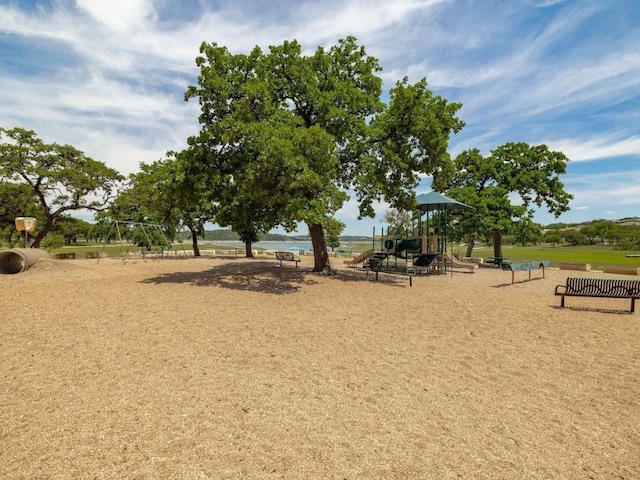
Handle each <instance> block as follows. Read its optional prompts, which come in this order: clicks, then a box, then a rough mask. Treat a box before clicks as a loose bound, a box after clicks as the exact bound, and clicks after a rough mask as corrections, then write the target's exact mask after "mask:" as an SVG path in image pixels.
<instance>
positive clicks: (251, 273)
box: [141, 259, 409, 295]
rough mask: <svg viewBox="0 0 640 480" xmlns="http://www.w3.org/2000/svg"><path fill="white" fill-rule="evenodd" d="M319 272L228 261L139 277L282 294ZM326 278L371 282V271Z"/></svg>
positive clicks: (403, 281)
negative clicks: (190, 269)
mask: <svg viewBox="0 0 640 480" xmlns="http://www.w3.org/2000/svg"><path fill="white" fill-rule="evenodd" d="M319 275H320V274H318V273H314V272H312V271H311V270H310V269H308V268H302V267H298V268H295V267H294V266H287V265H283V266H282V267H281V266H280V265H279V264H274V263H273V262H269V261H260V260H256V261H253V260H252V261H246V259H244V261H233V260H232V261H230V262H228V263H224V264H222V265H217V266H215V267H213V268H209V269H207V270H203V271H201V272H174V273H165V274H162V275H158V276H155V277H150V278H147V279H144V280H142V281H141V282H142V283H152V284H165V283H175V284H190V285H192V286H194V287H209V286H215V287H220V288H229V289H233V290H246V291H252V292H262V293H270V294H274V295H286V294H291V293H295V292H297V291H299V290H300V289H301V288H302V287H303V286H304V285H316V284H318V281H317V280H316V279H317V278H318V277H319ZM328 278H330V279H332V280H335V281H340V282H365V281H373V282H375V281H376V280H375V273H371V272H369V275H368V276H367V275H366V272H365V271H359V270H354V271H350V270H339V271H338V272H337V274H336V275H335V276H328ZM377 283H381V284H384V285H389V286H394V287H403V286H409V285H408V284H409V280H408V278H407V277H400V276H398V275H389V274H380V275H379V279H378V282H377Z"/></svg>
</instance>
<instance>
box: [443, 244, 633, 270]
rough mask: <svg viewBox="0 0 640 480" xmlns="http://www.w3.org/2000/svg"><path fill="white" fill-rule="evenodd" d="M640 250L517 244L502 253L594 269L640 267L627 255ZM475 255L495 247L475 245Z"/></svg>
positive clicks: (484, 255) (460, 250)
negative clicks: (588, 264) (588, 265)
mask: <svg viewBox="0 0 640 480" xmlns="http://www.w3.org/2000/svg"><path fill="white" fill-rule="evenodd" d="M452 250H453V251H454V252H455V253H463V254H464V252H465V248H464V247H456V248H453V249H452ZM638 253H640V252H637V251H636V252H630V251H625V250H613V249H612V248H611V247H607V246H601V245H580V246H576V247H574V246H566V245H564V246H556V247H551V246H547V245H545V246H540V245H534V246H527V247H522V246H515V245H504V246H503V247H502V255H503V256H504V257H505V258H507V259H509V260H551V265H552V266H554V267H557V266H558V265H559V264H560V262H577V263H590V264H591V268H592V269H593V270H602V269H603V268H604V267H605V266H611V265H629V266H635V267H640V258H638V257H635V258H634V257H627V256H626V255H629V254H638ZM473 256H474V257H482V258H484V259H487V258H490V257H493V247H484V246H482V247H475V248H474V249H473Z"/></svg>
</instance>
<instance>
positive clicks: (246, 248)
mask: <svg viewBox="0 0 640 480" xmlns="http://www.w3.org/2000/svg"><path fill="white" fill-rule="evenodd" d="M251 246H252V243H251V240H245V241H244V251H245V253H246V254H247V258H253V249H252V248H251Z"/></svg>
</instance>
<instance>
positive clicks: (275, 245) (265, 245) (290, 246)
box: [210, 241, 351, 252]
mask: <svg viewBox="0 0 640 480" xmlns="http://www.w3.org/2000/svg"><path fill="white" fill-rule="evenodd" d="M210 243H215V244H216V245H225V246H227V245H228V248H241V249H244V244H243V243H242V242H234V241H215V242H210ZM252 247H253V249H254V250H261V249H265V250H294V251H295V250H298V251H303V252H311V251H313V244H312V243H311V242H256V243H254V244H253V245H252ZM340 248H341V249H343V250H349V249H350V248H351V246H350V245H348V244H345V245H341V246H340ZM329 250H331V249H329Z"/></svg>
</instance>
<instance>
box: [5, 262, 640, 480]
mask: <svg viewBox="0 0 640 480" xmlns="http://www.w3.org/2000/svg"><path fill="white" fill-rule="evenodd" d="M333 262H334V267H336V268H338V269H339V271H340V272H339V275H337V276H336V277H335V278H328V277H325V276H320V275H317V274H313V273H311V271H310V270H311V267H312V259H311V258H309V257H303V262H302V263H301V265H300V268H298V269H295V268H294V265H293V264H292V263H291V264H285V265H284V267H283V268H278V267H277V265H278V262H277V261H276V260H275V259H273V258H266V257H258V258H256V259H244V258H238V259H236V258H224V257H217V258H200V259H194V258H191V259H182V260H153V259H145V260H142V259H139V260H128V261H127V262H126V263H124V264H123V263H122V262H121V261H120V260H102V261H101V262H100V263H99V264H97V263H96V261H95V260H41V261H40V262H38V263H37V264H36V265H35V266H34V267H32V268H31V269H30V270H28V271H26V272H24V273H20V274H16V275H0V291H1V292H2V293H1V295H0V309H1V311H2V321H1V322H0V347H1V348H0V355H1V360H0V373H1V375H2V384H1V389H0V446H1V448H0V478H2V479H32V478H33V479H93V478H95V479H156V478H167V479H193V478H212V479H218V478H219V479H239V478H252V479H254V478H256V479H271V478H284V479H312V478H313V479H315V478H318V479H325V478H326V479H361V478H375V479H432V478H433V479H451V478H465V479H467V478H472V479H473V478H483V479H484V478H496V479H583V478H584V479H586V478H594V479H612V478H615V479H638V478H640V382H639V378H638V375H639V373H640V349H639V343H638V339H639V337H640V335H639V334H640V312H636V313H634V314H630V313H629V308H630V301H629V300H619V299H590V298H568V299H567V306H568V307H569V308H565V309H560V308H559V304H560V299H559V298H558V297H554V295H553V290H554V287H555V285H557V284H560V283H563V282H564V280H565V279H566V277H567V276H568V275H570V274H571V275H574V274H576V275H580V274H584V273H581V272H567V271H559V270H555V269H548V270H547V272H546V278H545V279H542V278H539V277H540V272H539V271H535V272H533V277H534V280H532V281H522V280H525V279H526V278H527V275H526V273H525V272H516V283H515V284H513V285H512V284H511V273H510V272H503V271H500V270H497V269H488V268H482V269H479V270H478V271H477V273H475V274H465V273H455V274H454V275H453V276H449V275H446V276H445V275H441V276H428V277H419V278H415V279H414V281H413V286H412V287H410V286H409V282H408V280H407V279H406V278H404V277H399V276H392V275H384V274H381V275H380V279H379V281H377V282H376V281H375V280H374V279H373V278H374V277H373V275H371V274H370V275H369V277H368V278H367V277H366V275H365V273H364V272H362V271H353V270H350V269H348V268H347V267H346V266H344V265H343V264H342V260H334V261H333ZM592 275H593V273H592ZM598 276H615V277H619V278H624V276H621V275H617V276H616V275H603V274H598ZM634 278H635V277H634Z"/></svg>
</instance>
